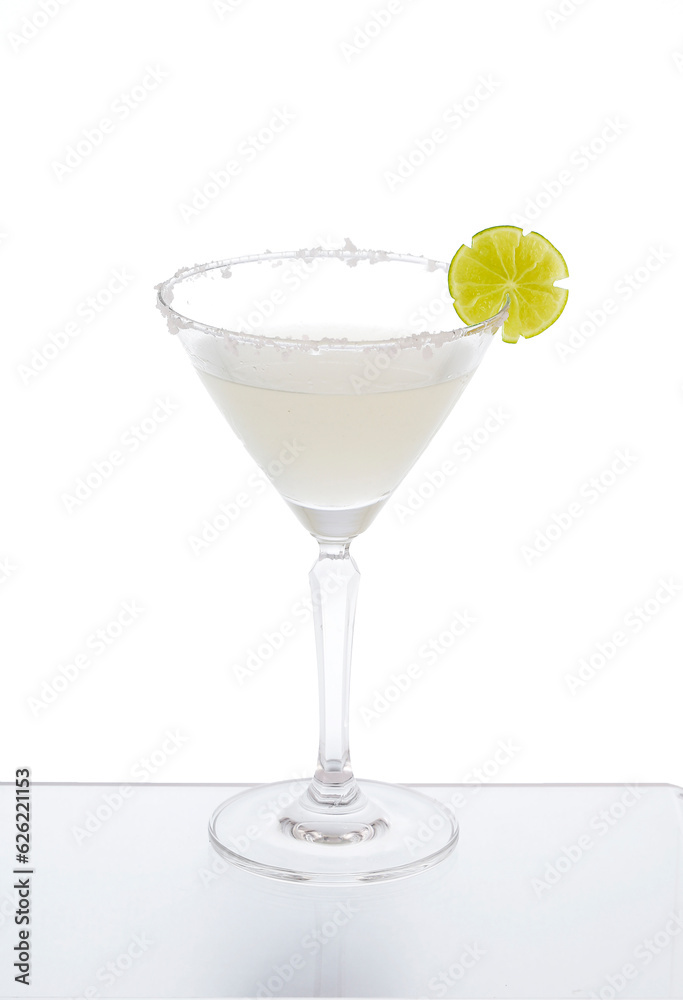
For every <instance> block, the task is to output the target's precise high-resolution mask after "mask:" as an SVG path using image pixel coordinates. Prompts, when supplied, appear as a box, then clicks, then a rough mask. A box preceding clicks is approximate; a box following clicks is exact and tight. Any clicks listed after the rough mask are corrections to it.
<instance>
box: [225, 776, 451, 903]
mask: <svg viewBox="0 0 683 1000" xmlns="http://www.w3.org/2000/svg"><path fill="white" fill-rule="evenodd" d="M358 786H359V789H360V793H361V794H360V796H359V798H358V799H357V800H356V801H355V802H354V803H353V805H351V806H347V807H345V808H344V809H339V808H330V807H327V808H326V807H325V806H322V805H321V806H317V805H316V803H314V802H313V801H312V799H310V798H309V796H308V795H307V793H306V788H307V783H304V782H301V783H292V782H288V781H280V782H276V783H275V784H272V785H260V786H257V787H254V788H250V789H249V790H248V791H245V792H242V793H241V794H240V795H236V796H233V797H232V798H231V799H228V800H227V801H226V802H223V803H222V804H221V805H220V806H219V807H218V808H217V809H216V811H215V812H214V814H213V816H212V817H211V822H210V823H209V836H210V838H211V843H212V844H213V846H214V847H215V848H216V850H217V851H218V853H219V854H221V855H222V856H223V857H225V858H227V859H228V860H229V861H231V862H232V863H233V864H236V865H239V866H240V867H241V868H246V869H248V870H249V871H251V872H254V873H255V874H257V875H264V876H266V877H269V878H278V879H284V880H286V881H290V882H318V883H323V884H351V883H354V882H381V881H387V880H388V879H396V878H406V877H408V876H410V875H416V874H417V873H418V872H421V871H424V870H425V869H427V868H431V867H432V865H435V864H437V863H438V862H439V861H441V860H442V859H443V858H445V857H446V856H447V855H448V854H450V852H451V851H452V850H453V848H454V847H455V845H456V843H457V840H458V824H457V822H456V819H455V816H454V814H453V812H452V810H451V809H450V808H449V807H448V806H446V805H444V804H443V803H440V802H437V801H436V800H435V799H431V798H429V797H428V796H426V795H422V794H421V793H420V792H416V791H413V790H412V789H410V788H406V787H404V786H402V785H387V784H383V783H382V782H378V781H359V782H358Z"/></svg>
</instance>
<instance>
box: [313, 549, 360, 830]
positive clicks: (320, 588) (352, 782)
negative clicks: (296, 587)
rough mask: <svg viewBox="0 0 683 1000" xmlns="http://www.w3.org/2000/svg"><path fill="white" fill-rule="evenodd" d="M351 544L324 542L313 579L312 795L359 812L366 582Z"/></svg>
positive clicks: (324, 803)
mask: <svg viewBox="0 0 683 1000" xmlns="http://www.w3.org/2000/svg"><path fill="white" fill-rule="evenodd" d="M349 545H350V542H349V541H340V542H325V541H321V542H320V553H319V556H318V560H317V562H316V563H315V565H314V566H313V569H312V570H311V573H310V577H309V579H310V584H311V597H312V603H313V620H314V627H315V641H316V649H317V655H318V684H319V695H320V747H319V750H318V765H317V767H316V770H315V774H314V776H313V779H312V780H311V783H310V785H309V788H308V792H307V797H308V799H309V801H310V802H312V803H313V804H314V805H315V806H318V807H320V808H322V809H324V810H325V811H326V810H327V808H334V809H335V810H339V809H342V810H343V809H344V807H356V808H357V806H358V804H359V800H360V798H361V792H360V789H359V787H358V785H357V783H356V779H355V778H354V776H353V771H352V769H351V757H350V753H349V689H350V679H351V646H352V643H353V624H354V618H355V613H356V598H357V596H358V583H359V580H360V573H359V572H358V567H357V566H356V563H355V562H354V560H353V559H352V557H351V555H350V553H349Z"/></svg>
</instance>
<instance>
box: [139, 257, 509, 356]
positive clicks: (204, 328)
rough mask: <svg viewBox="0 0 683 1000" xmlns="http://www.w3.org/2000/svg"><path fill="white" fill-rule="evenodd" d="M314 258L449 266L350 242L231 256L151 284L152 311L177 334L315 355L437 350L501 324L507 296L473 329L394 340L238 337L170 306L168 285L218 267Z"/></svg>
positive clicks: (229, 271) (226, 272)
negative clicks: (339, 245) (154, 307)
mask: <svg viewBox="0 0 683 1000" xmlns="http://www.w3.org/2000/svg"><path fill="white" fill-rule="evenodd" d="M314 257H332V258H334V257H336V258H338V259H339V260H343V261H344V262H345V263H346V264H348V266H349V267H355V265H356V264H357V263H358V261H360V260H367V261H369V262H370V264H379V263H383V262H385V261H402V262H404V263H412V264H422V265H423V266H424V267H425V268H426V270H428V271H436V270H441V271H444V272H446V274H447V273H448V267H449V265H448V264H447V263H445V262H444V261H437V260H431V259H430V258H428V257H423V256H415V255H413V254H397V253H392V252H390V251H387V250H359V249H357V248H356V247H355V246H354V245H353V243H352V242H351V240H350V239H348V238H347V239H346V241H345V244H344V247H343V249H332V250H330V249H326V248H325V247H310V248H309V249H301V250H284V251H281V252H273V251H270V250H266V251H265V252H264V253H262V254H251V255H249V256H246V257H232V258H229V259H227V260H221V261H212V262H211V263H208V264H193V265H192V266H191V267H181V268H180V269H179V270H178V271H176V273H175V274H174V275H173V276H172V277H170V278H168V279H167V280H166V281H162V282H161V283H160V284H158V285H156V286H155V290H156V292H157V308H158V309H159V311H160V312H161V313H162V314H163V316H164V317H165V318H166V322H167V324H168V328H169V331H170V332H171V333H172V334H177V333H179V332H180V330H196V331H197V332H199V333H205V334H208V335H209V336H212V337H223V338H224V339H225V340H226V342H228V343H232V344H238V343H239V344H249V345H251V346H253V347H265V346H269V347H276V348H281V349H283V350H291V349H292V348H296V349H297V350H301V351H306V352H309V353H312V354H318V353H320V351H321V349H322V350H326V349H327V350H356V351H357V350H367V349H372V350H375V349H380V350H384V351H386V350H394V349H396V350H401V349H403V348H407V347H411V348H419V347H427V346H433V347H440V346H441V345H442V344H445V343H448V342H449V341H451V340H456V339H459V338H461V337H468V336H471V335H472V334H476V333H486V332H488V331H489V330H490V331H491V333H495V332H496V330H498V329H499V328H500V327H501V326H502V324H503V323H504V322H505V320H506V319H507V316H508V312H509V310H510V296H509V295H508V296H507V297H506V300H505V304H504V305H503V307H502V309H500V310H499V311H498V312H497V313H496V314H495V315H493V316H491V317H489V319H486V320H484V321H483V322H481V323H476V324H475V325H474V326H464V327H459V328H457V329H454V330H444V331H441V332H440V333H430V332H429V331H424V332H423V333H411V334H407V335H406V336H405V337H396V338H394V339H392V340H388V339H382V340H347V339H346V337H339V338H335V337H321V338H320V340H307V339H296V338H289V337H268V336H266V335H264V334H254V333H238V332H237V331H234V330H226V329H223V328H222V327H218V326H211V325H209V324H206V323H201V322H199V320H193V319H192V318H191V317H189V316H184V315H183V314H182V313H179V312H177V310H175V309H174V308H173V307H172V305H171V303H172V302H173V287H174V285H176V284H177V283H178V282H180V281H185V280H187V279H190V280H194V279H196V278H198V277H199V276H200V275H201V274H203V273H204V272H206V271H212V270H218V269H220V270H221V271H222V273H223V277H224V278H230V277H231V276H232V267H233V266H234V265H236V264H250V263H255V262H258V263H261V262H262V261H273V262H279V263H283V262H284V261H285V260H291V259H295V258H305V259H308V258H314Z"/></svg>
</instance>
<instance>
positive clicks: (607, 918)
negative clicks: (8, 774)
mask: <svg viewBox="0 0 683 1000" xmlns="http://www.w3.org/2000/svg"><path fill="white" fill-rule="evenodd" d="M238 790H239V789H235V788H233V789H230V788H229V787H228V788H226V787H225V786H223V787H220V786H175V787H174V786H169V785H166V786H153V785H150V786H147V787H142V788H140V787H137V788H136V787H132V786H127V787H125V786H124V787H123V788H117V787H116V786H108V787H107V786H104V787H103V786H97V785H80V786H74V785H64V786H47V787H46V786H41V785H36V786H34V788H33V792H32V795H33V804H34V808H35V812H36V814H37V815H38V814H40V815H41V816H42V819H43V823H42V826H41V828H40V830H39V831H37V834H36V837H35V839H34V843H33V849H32V853H31V866H32V868H33V869H34V870H35V874H34V876H33V895H32V914H33V933H32V939H31V941H32V949H33V972H32V980H31V986H30V987H29V988H25V987H23V986H22V987H21V995H22V996H29V997H36V996H55V997H57V996H58V997H66V996H68V997H79V998H80V997H93V996H102V997H138V998H141V997H217V996H221V997H223V996H228V997H230V996H245V997H250V996H269V995H270V996H323V997H324V996H336V997H342V996H348V997H470V998H474V997H506V998H513V997H517V998H525V1000H530V998H543V1000H551V998H560V997H561V998H563V1000H566V998H578V997H595V996H598V997H602V998H604V1000H613V998H614V997H615V996H619V997H621V998H623V1000H631V998H647V1000H653V998H664V997H671V998H673V997H676V998H679V1000H680V998H681V997H683V934H681V929H682V928H683V910H682V901H681V895H680V894H681V884H680V879H678V878H677V877H676V876H677V872H679V871H680V865H681V848H682V846H683V844H682V841H681V791H680V789H676V788H673V787H664V786H639V787H634V786H630V787H629V786H621V787H619V786H592V787H590V786H588V787H585V786H584V787H581V786H565V787H558V786H549V787H534V786H531V787H529V786H527V787H523V786H522V787H519V786H507V787H505V786H493V787H487V788H483V789H472V788H469V787H466V786H459V787H458V786H455V787H453V786H451V787H445V786H441V787H429V788H424V789H421V790H422V791H424V792H426V793H427V794H430V795H432V796H434V797H438V798H439V799H441V800H442V801H444V802H448V803H449V804H451V805H452V806H453V808H454V809H455V811H456V813H457V816H458V820H459V822H460V827H461V838H460V841H459V843H458V846H457V847H456V849H455V852H454V853H453V855H451V857H450V858H448V859H447V860H446V861H445V862H443V863H442V864H441V865H439V866H437V867H436V868H433V869H431V870H430V871H428V872H426V873H425V874H424V875H418V876H415V877H413V878H409V879H405V880H402V881H398V882H389V883H385V884H375V885H357V886H348V885H345V886H337V887H326V886H315V885H298V884H286V883H281V882H273V881H271V880H269V879H264V878H259V877H258V876H254V875H249V874H248V873H246V872H241V871H239V870H237V869H235V868H233V867H232V866H230V865H228V864H227V863H226V862H225V861H224V860H223V859H222V858H220V857H218V855H217V854H215V853H214V852H213V851H212V850H211V849H210V848H209V847H208V843H207V837H206V827H205V823H204V816H205V814H208V813H209V812H210V811H211V810H212V809H213V807H214V806H215V805H216V804H217V803H218V802H220V801H221V800H222V799H224V798H225V797H227V796H228V795H230V792H231V791H233V792H235V791H238ZM12 792H13V788H12V786H9V787H3V788H2V789H0V807H1V808H2V810H3V813H5V812H7V811H9V809H10V801H9V799H10V796H11V794H12ZM8 793H9V794H8ZM321 850H322V851H325V847H321ZM0 865H1V866H2V876H0V888H1V889H2V891H1V892H0V898H1V899H2V903H3V910H2V911H0V912H2V913H3V915H4V907H5V906H6V904H5V901H6V900H7V899H10V900H11V899H12V897H13V895H14V894H15V891H14V890H12V889H11V885H12V877H11V876H10V875H9V872H10V870H11V868H12V865H13V861H12V856H11V848H10V847H9V846H8V845H7V844H6V841H5V840H4V839H3V843H2V846H1V848H0ZM15 933H16V928H14V927H13V925H12V924H11V923H10V922H8V921H2V922H1V923H0V957H2V961H1V962H0V996H2V997H5V996H12V997H13V996H17V995H18V993H19V989H18V988H17V986H16V985H15V984H13V983H12V978H11V976H8V970H10V961H9V959H8V956H9V954H10V948H11V946H12V944H13V943H14V941H15ZM88 991H90V992H88Z"/></svg>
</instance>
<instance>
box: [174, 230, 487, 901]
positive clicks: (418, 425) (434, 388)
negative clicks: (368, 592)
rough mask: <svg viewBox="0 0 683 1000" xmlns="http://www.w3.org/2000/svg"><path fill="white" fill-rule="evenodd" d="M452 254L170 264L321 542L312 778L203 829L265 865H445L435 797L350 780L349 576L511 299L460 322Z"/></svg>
mask: <svg viewBox="0 0 683 1000" xmlns="http://www.w3.org/2000/svg"><path fill="white" fill-rule="evenodd" d="M447 270H448V265H447V264H445V263H440V262H437V261H431V260H427V259H425V258H424V257H414V256H402V255H399V254H393V253H386V252H384V251H367V250H357V249H355V248H349V245H348V243H347V248H345V249H343V250H330V249H323V248H316V249H311V250H298V251H291V252H286V253H270V252H268V253H264V254H260V255H257V256H250V257H239V258H235V259H233V260H226V261H221V262H217V263H211V264H205V265H201V266H195V267H191V268H187V269H185V270H181V271H179V272H178V273H177V274H176V275H174V277H173V278H171V279H169V280H168V281H166V282H164V283H162V284H161V285H160V286H159V287H158V305H159V308H160V309H161V311H162V312H163V314H164V315H165V317H166V320H167V323H168V326H169V329H170V330H171V332H172V333H174V334H177V335H178V337H179V339H180V341H181V343H182V345H183V347H184V348H185V350H186V351H187V353H188V355H189V356H190V359H191V361H192V363H193V365H194V367H195V369H196V371H197V373H198V375H199V377H200V379H201V381H202V382H203V383H204V385H205V386H206V389H207V390H208V392H209V394H210V395H211V397H212V398H213V400H214V401H215V403H216V404H217V405H218V408H219V409H220V410H221V412H222V413H223V414H224V416H225V417H226V419H227V420H228V423H229V424H230V425H231V427H232V428H233V430H234V431H235V433H236V434H237V435H238V437H239V438H240V439H241V441H242V442H243V444H244V445H245V447H246V448H247V450H248V451H249V452H250V453H251V455H252V456H253V458H254V459H255V460H256V462H257V463H258V464H259V466H260V467H261V469H263V470H264V472H265V473H266V475H267V476H268V477H269V478H270V480H271V481H272V482H273V484H274V486H275V487H276V489H277V490H278V491H279V493H280V494H281V495H282V497H283V498H284V499H285V501H286V502H287V503H288V505H289V506H290V508H291V509H292V511H293V512H294V514H295V515H296V516H297V517H298V519H299V520H300V521H301V522H302V524H303V525H304V526H305V527H306V528H307V529H308V531H309V532H310V533H311V534H312V535H313V536H314V537H315V538H316V539H317V541H318V543H319V546H320V551H319V558H318V560H317V562H316V563H315V565H314V566H313V569H312V570H311V574H310V583H311V591H312V602H313V608H314V627H315V634H316V646H317V656H318V677H319V692H320V744H319V750H318V762H317V766H316V769H315V772H314V775H313V777H312V779H311V780H310V781H309V782H306V783H301V784H300V785H299V786H297V785H296V783H292V782H278V783H275V784H270V785H259V786H255V787H252V788H250V789H249V790H247V791H245V792H242V793H240V794H238V795H235V796H233V797H232V798H230V799H228V800H227V801H226V802H224V803H222V804H221V805H219V806H218V808H217V809H216V811H215V812H214V814H213V816H212V818H211V821H210V824H209V834H210V839H211V842H212V844H213V846H214V847H215V848H216V850H217V851H218V852H219V853H220V854H221V855H223V856H224V857H226V858H228V859H229V860H231V861H232V862H234V863H235V864H237V865H239V866H241V867H243V868H247V869H250V870H251V871H254V872H256V873H258V874H261V875H266V876H270V877H273V878H280V879H289V880H301V881H318V882H324V883H335V882H339V883H352V882H357V881H379V880H384V879H391V878H401V877H405V876H407V875H412V874H415V873H417V872H419V871H422V870H424V869H426V868H429V867H431V866H432V865H434V864H436V863H437V862H439V861H440V860H441V859H443V858H444V857H446V856H447V855H448V854H449V853H450V852H451V851H452V849H453V848H454V846H455V844H456V842H457V838H458V826H457V822H456V820H455V817H454V816H453V815H452V813H451V812H449V811H448V810H447V809H446V808H445V807H444V806H442V805H440V804H438V803H436V802H435V801H433V800H432V799H430V798H429V797H427V796H425V795H422V794H420V793H418V792H415V791H413V790H411V789H410V788H407V787H405V786H400V785H389V784H384V783H381V782H375V781H358V780H356V778H355V776H354V774H353V771H352V768H351V759H350V754H349V678H350V661H351V643H352V634H353V620H354V613H355V604H356V594H357V590H358V580H359V574H358V569H357V567H356V564H355V562H354V560H353V558H352V557H351V555H350V552H349V546H350V543H351V541H352V539H353V538H355V537H356V536H357V535H359V534H360V533H361V532H362V531H364V530H365V529H366V528H367V527H368V525H369V524H370V523H371V522H372V521H373V519H374V518H375V516H376V515H377V514H378V512H379V511H380V510H381V508H382V506H383V505H384V504H385V503H386V501H387V500H388V498H389V497H390V496H391V494H392V492H393V490H394V489H395V488H396V486H397V485H398V484H399V483H400V481H401V480H402V479H403V477H404V476H405V474H406V473H407V472H408V470H409V469H410V468H411V466H412V465H413V464H414V462H415V461H416V460H417V458H418V457H419V456H420V455H421V453H422V451H423V450H424V448H425V447H426V446H427V444H428V442H429V441H430V440H431V438H432V437H433V435H434V434H435V433H436V431H437V430H438V428H439V427H440V425H441V424H442V423H443V421H444V420H445V418H446V417H447V416H448V414H449V413H450V411H451V409H452V407H453V406H454V404H455V403H456V402H457V400H458V399H459V398H460V396H461V394H462V392H463V390H464V389H465V387H466V386H467V384H468V382H469V381H470V379H471V378H472V376H473V375H474V373H475V371H476V370H477V368H478V367H479V364H480V362H481V360H482V358H483V356H484V354H485V352H486V350H487V348H488V346H489V345H490V343H491V341H492V340H493V335H494V333H495V332H496V330H497V329H498V328H499V327H500V326H501V324H502V323H503V321H504V319H505V316H506V308H507V303H506V304H505V306H503V308H502V309H501V310H500V311H499V312H498V313H497V314H496V315H494V316H491V318H490V319H489V320H487V321H486V322H484V323H480V324H478V325H477V326H472V327H466V328H463V329H453V325H452V324H453V312H452V305H451V302H450V299H449V298H448V294H447V279H446V272H447Z"/></svg>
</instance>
